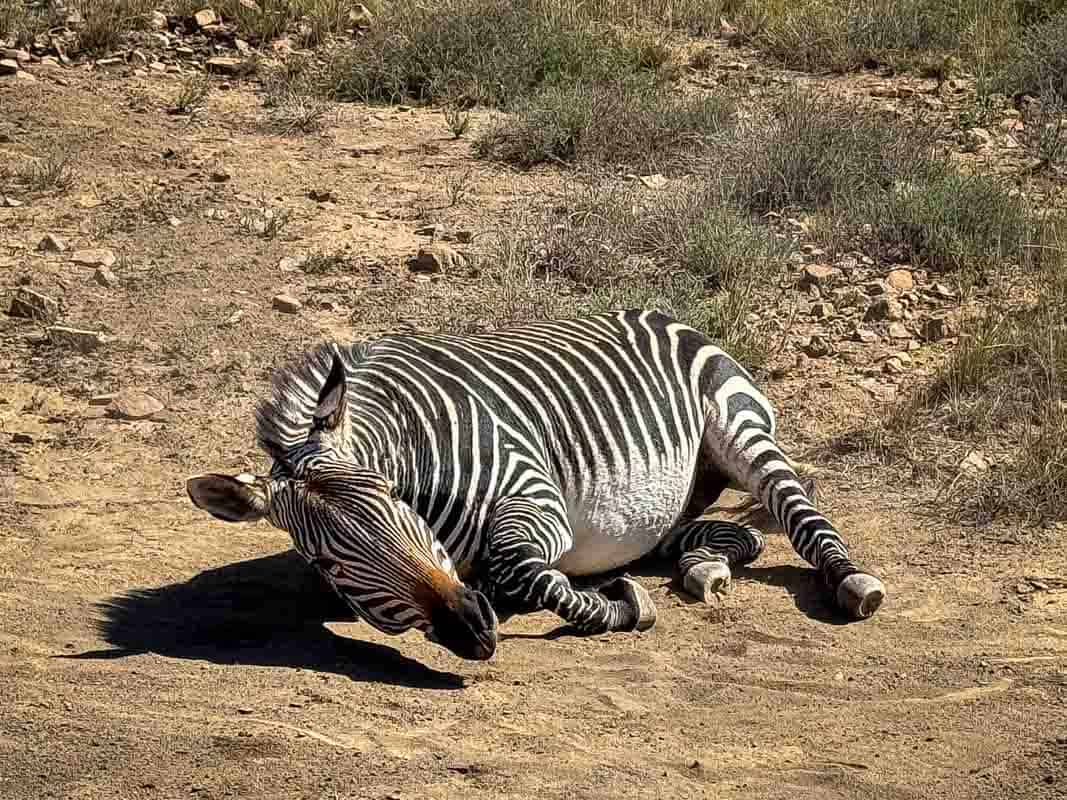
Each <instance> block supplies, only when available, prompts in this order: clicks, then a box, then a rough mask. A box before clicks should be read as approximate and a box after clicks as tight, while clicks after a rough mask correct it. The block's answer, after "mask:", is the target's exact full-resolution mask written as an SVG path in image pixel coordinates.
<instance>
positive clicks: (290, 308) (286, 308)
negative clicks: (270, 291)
mask: <svg viewBox="0 0 1067 800" xmlns="http://www.w3.org/2000/svg"><path fill="white" fill-rule="evenodd" d="M271 305H272V306H273V308H274V309H275V310H276V311H280V312H282V313H283V314H296V313H297V312H299V311H300V309H301V308H303V307H304V306H303V304H302V303H301V302H300V301H299V300H297V299H296V298H295V297H293V296H292V295H290V294H276V295H274V299H273V300H272V301H271Z"/></svg>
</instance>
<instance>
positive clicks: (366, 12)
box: [348, 3, 374, 28]
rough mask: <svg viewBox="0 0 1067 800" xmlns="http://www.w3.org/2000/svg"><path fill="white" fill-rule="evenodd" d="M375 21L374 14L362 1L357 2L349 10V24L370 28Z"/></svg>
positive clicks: (355, 26)
mask: <svg viewBox="0 0 1067 800" xmlns="http://www.w3.org/2000/svg"><path fill="white" fill-rule="evenodd" d="M373 22H374V15H373V14H372V13H370V9H368V8H367V7H366V6H365V5H363V4H362V3H356V5H355V6H354V7H353V8H351V9H349V11H348V24H349V25H351V26H352V27H353V28H369V27H370V26H371V24H372V23H373Z"/></svg>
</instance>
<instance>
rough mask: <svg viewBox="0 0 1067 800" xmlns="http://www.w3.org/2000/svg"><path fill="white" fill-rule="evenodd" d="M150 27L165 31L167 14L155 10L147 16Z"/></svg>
mask: <svg viewBox="0 0 1067 800" xmlns="http://www.w3.org/2000/svg"><path fill="white" fill-rule="evenodd" d="M146 20H147V22H148V27H149V28H150V29H151V30H154V31H165V30H166V29H167V15H166V14H164V13H163V12H162V11H153V12H151V13H150V14H148V15H147V16H146Z"/></svg>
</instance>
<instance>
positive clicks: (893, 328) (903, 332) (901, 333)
mask: <svg viewBox="0 0 1067 800" xmlns="http://www.w3.org/2000/svg"><path fill="white" fill-rule="evenodd" d="M889 338H890V339H910V338H911V332H910V331H908V329H907V328H906V327H905V326H904V323H903V322H894V323H892V324H891V325H890V326H889Z"/></svg>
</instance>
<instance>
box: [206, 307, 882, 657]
mask: <svg viewBox="0 0 1067 800" xmlns="http://www.w3.org/2000/svg"><path fill="white" fill-rule="evenodd" d="M255 423H256V439H257V442H258V445H259V447H260V448H261V449H262V450H263V451H264V452H265V454H266V455H268V456H269V457H270V458H271V460H272V463H271V466H270V469H269V472H267V473H266V474H264V475H253V474H249V473H246V472H242V473H239V474H236V475H227V474H219V473H208V474H202V475H198V476H195V477H192V478H190V479H188V481H187V483H186V488H187V492H188V495H189V497H190V499H191V500H192V502H193V504H194V505H195V506H196V507H198V508H199V509H202V510H204V511H206V512H208V513H209V514H210V515H212V516H213V517H215V518H217V519H220V520H223V521H225V522H250V521H255V520H260V519H266V520H268V521H269V523H270V524H271V525H273V526H275V527H277V528H279V529H282V530H285V531H288V532H289V534H290V536H291V539H292V541H293V545H294V549H295V550H297V551H298V552H299V553H300V555H301V556H302V557H303V558H304V559H305V560H306V561H307V562H308V563H309V564H310V565H312V567H314V568H315V569H316V570H318V572H319V573H320V574H321V575H322V576H323V577H324V578H325V580H326V582H327V583H328V584H329V585H330V586H331V587H332V588H333V590H334V591H336V592H337V594H339V595H340V597H341V598H343V599H344V601H345V602H346V603H347V605H348V606H349V607H350V608H351V609H352V611H353V612H354V614H355V615H356V616H357V617H358V618H362V619H363V620H365V621H367V622H368V623H370V624H371V625H372V626H373V627H375V628H376V629H378V630H379V631H382V632H383V633H385V634H388V635H397V634H401V633H404V632H405V631H408V630H411V629H415V630H417V631H419V632H420V633H421V634H423V635H424V636H425V638H426V639H428V640H429V641H431V642H434V643H436V644H439V645H441V646H443V647H444V648H446V649H447V650H448V651H450V652H451V653H452V654H453V655H454V656H456V657H459V658H463V659H471V660H484V659H488V658H491V657H492V656H493V654H494V652H495V650H496V646H497V639H498V627H499V625H500V624H501V623H502V622H503V621H506V620H507V619H508V618H510V617H511V616H513V615H515V614H524V613H532V612H536V611H541V610H548V611H551V612H554V613H555V614H556V615H558V616H559V617H560V618H562V619H563V620H564V621H565V622H566V623H569V626H570V627H571V628H572V629H574V630H576V631H577V632H578V633H588V634H593V633H603V632H608V631H643V630H647V629H649V628H650V627H652V626H653V625H654V623H655V620H656V608H655V606H654V604H653V602H652V600H651V597H650V595H649V593H648V591H647V590H646V589H645V588H644V587H643V586H642V585H641V584H640V583H639V582H638V581H636V580H635V579H634V578H633V577H632V576H631V575H630V574H629V573H628V572H627V571H626V569H627V567H628V566H629V565H632V564H633V563H634V562H635V561H637V560H639V559H642V558H644V557H646V556H647V557H657V558H666V559H672V560H673V563H674V564H676V570H677V577H678V578H679V579H680V583H681V585H682V586H683V587H684V589H685V590H686V592H687V593H689V594H692V595H694V596H695V597H696V598H697V599H702V600H704V601H705V602H708V603H711V602H713V601H714V600H715V599H716V598H717V597H718V596H719V595H721V594H722V593H723V592H724V591H726V590H727V589H728V587H729V586H730V581H731V577H732V571H733V570H735V569H736V568H738V567H741V566H744V565H746V564H750V563H751V562H752V561H754V560H755V559H756V558H757V557H758V556H759V555H760V554H761V553H762V552H763V549H764V538H763V535H762V534H761V533H760V532H759V531H758V530H756V529H755V528H753V527H751V526H748V525H743V524H738V523H734V522H726V521H722V520H712V519H709V518H707V515H706V514H705V510H706V509H707V508H708V507H709V506H710V505H712V504H713V503H714V502H715V500H716V499H717V498H718V497H719V495H720V494H721V492H722V491H723V489H724V488H726V487H728V486H735V487H740V488H743V489H744V490H745V491H747V492H748V493H749V494H750V495H751V497H752V502H754V503H759V504H762V506H763V507H764V508H765V509H766V510H767V511H769V512H770V514H771V515H772V516H773V517H774V518H775V519H776V520H777V521H778V522H779V523H780V524H781V525H782V527H783V529H784V530H785V532H786V533H787V535H788V537H789V541H790V542H791V544H792V546H793V548H794V550H795V551H796V552H797V553H798V554H799V555H800V556H801V557H802V558H803V559H804V560H805V561H807V562H808V563H809V564H811V565H812V566H813V567H814V568H815V569H816V570H817V572H818V574H819V576H820V577H821V581H822V584H823V586H824V588H825V590H826V591H827V592H828V595H829V598H830V599H832V601H833V602H835V603H836V605H837V607H838V608H839V609H840V611H843V612H844V614H845V615H847V616H849V617H851V618H852V619H863V618H867V617H870V616H871V615H872V614H874V613H875V611H876V610H877V609H878V608H879V606H880V605H881V604H882V602H883V600H884V598H885V595H886V590H885V586H884V584H883V583H882V581H881V580H880V579H879V578H877V577H875V576H874V575H872V574H870V573H868V572H867V571H865V570H863V569H861V568H860V567H858V566H857V565H856V564H854V563H853V562H852V561H851V560H850V558H849V553H848V548H847V546H846V544H845V542H844V541H843V539H842V537H841V535H840V534H839V533H838V531H837V530H836V529H835V528H834V526H833V524H832V523H831V522H830V521H829V520H828V519H827V518H826V517H825V516H824V515H823V514H821V513H820V512H819V511H818V510H817V509H816V507H815V504H814V499H813V492H811V491H810V488H809V484H808V482H807V481H806V480H805V479H802V478H801V476H800V475H799V474H798V469H797V463H796V462H794V461H792V460H791V459H790V458H789V457H787V456H786V455H785V454H784V453H783V452H782V450H781V449H780V447H779V446H778V444H777V443H776V440H775V432H776V421H775V412H774V410H773V408H772V406H771V404H770V403H769V401H768V400H767V398H766V397H765V396H764V395H763V394H762V393H761V391H760V390H759V389H758V388H756V386H755V384H754V382H753V379H752V376H751V375H750V374H749V372H748V371H746V370H745V369H744V368H743V367H742V366H741V365H740V364H738V363H737V362H736V361H735V360H734V359H733V358H732V357H731V356H729V355H728V354H727V353H726V352H724V351H723V350H721V349H720V348H719V347H717V346H716V345H715V343H714V342H713V341H712V340H711V339H710V338H709V337H708V336H706V335H705V334H703V333H701V332H700V331H698V330H697V329H695V328H693V327H690V326H688V325H685V324H683V323H682V322H680V321H678V320H677V319H675V318H673V317H670V316H668V315H666V314H664V313H661V312H659V311H648V310H641V309H628V310H619V311H612V312H605V313H600V314H592V315H586V316H584V317H576V318H573V319H553V320H541V321H534V322H527V323H523V324H518V325H513V326H511V327H504V328H501V329H498V330H496V331H490V332H481V333H473V334H464V335H461V334H454V333H436V334H420V333H404V334H391V335H384V336H381V337H379V338H376V339H374V340H371V341H367V342H358V343H354V344H341V343H339V342H337V341H328V342H324V343H321V344H319V345H318V346H317V347H315V348H313V349H310V350H308V351H307V352H305V353H303V354H302V356H300V357H299V358H297V359H295V360H294V361H291V362H289V363H288V364H287V365H286V366H284V367H281V368H279V369H277V370H275V371H274V373H273V380H272V388H271V390H270V391H269V393H268V396H267V397H265V398H264V399H262V400H261V401H260V402H259V404H258V405H257V408H256V411H255ZM619 570H621V571H622V572H621V574H617V575H616V576H615V577H609V578H608V579H607V580H606V581H604V582H602V583H601V585H599V586H598V587H595V588H592V589H587V588H579V587H577V586H576V585H575V583H580V582H581V581H582V580H589V579H592V578H591V576H597V575H601V576H604V575H608V576H610V575H611V573H612V572H613V571H616V572H618V571H619ZM572 579H573V580H572Z"/></svg>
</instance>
